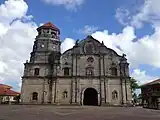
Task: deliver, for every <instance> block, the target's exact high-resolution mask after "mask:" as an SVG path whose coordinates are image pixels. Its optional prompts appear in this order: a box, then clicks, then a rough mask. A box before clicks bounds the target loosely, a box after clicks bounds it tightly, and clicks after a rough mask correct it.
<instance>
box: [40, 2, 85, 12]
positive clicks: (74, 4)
mask: <svg viewBox="0 0 160 120" xmlns="http://www.w3.org/2000/svg"><path fill="white" fill-rule="evenodd" d="M43 1H44V2H46V3H48V4H53V5H63V6H64V7H65V8H66V9H68V10H76V9H77V7H79V6H80V5H82V4H83V3H84V1H85V0H43Z"/></svg>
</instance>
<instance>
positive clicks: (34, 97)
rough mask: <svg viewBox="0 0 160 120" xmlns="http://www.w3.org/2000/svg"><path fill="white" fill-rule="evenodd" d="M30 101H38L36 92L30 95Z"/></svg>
mask: <svg viewBox="0 0 160 120" xmlns="http://www.w3.org/2000/svg"><path fill="white" fill-rule="evenodd" d="M32 100H38V93H37V92H33V93H32Z"/></svg>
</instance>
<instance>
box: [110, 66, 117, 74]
mask: <svg viewBox="0 0 160 120" xmlns="http://www.w3.org/2000/svg"><path fill="white" fill-rule="evenodd" d="M111 72H112V75H114V76H117V68H115V67H113V68H111Z"/></svg>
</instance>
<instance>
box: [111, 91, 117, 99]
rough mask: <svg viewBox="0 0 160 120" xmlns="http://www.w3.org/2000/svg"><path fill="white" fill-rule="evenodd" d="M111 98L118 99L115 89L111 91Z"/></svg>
mask: <svg viewBox="0 0 160 120" xmlns="http://www.w3.org/2000/svg"><path fill="white" fill-rule="evenodd" d="M112 99H113V100H116V99H118V93H117V91H115V90H114V91H113V92H112Z"/></svg>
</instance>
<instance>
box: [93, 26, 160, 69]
mask: <svg viewBox="0 0 160 120" xmlns="http://www.w3.org/2000/svg"><path fill="white" fill-rule="evenodd" d="M92 36H93V37H94V38H96V39H98V40H99V41H102V40H103V41H104V44H105V45H106V46H107V47H109V48H112V49H114V50H115V51H116V52H117V53H119V54H122V53H125V54H127V58H128V59H129V62H130V63H131V65H132V67H136V65H140V64H148V65H151V66H153V67H157V68H160V52H159V51H158V50H159V49H160V41H159V39H160V28H158V27H157V28H156V29H155V32H154V33H153V34H152V35H150V36H144V37H142V38H137V37H136V36H135V29H134V28H133V27H129V26H127V27H125V28H124V29H123V31H122V33H119V34H115V33H112V34H108V31H107V30H105V31H97V32H95V33H93V34H92ZM134 39H136V40H137V41H136V42H133V40H134ZM117 46H118V47H119V48H120V49H118V48H117Z"/></svg>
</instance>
